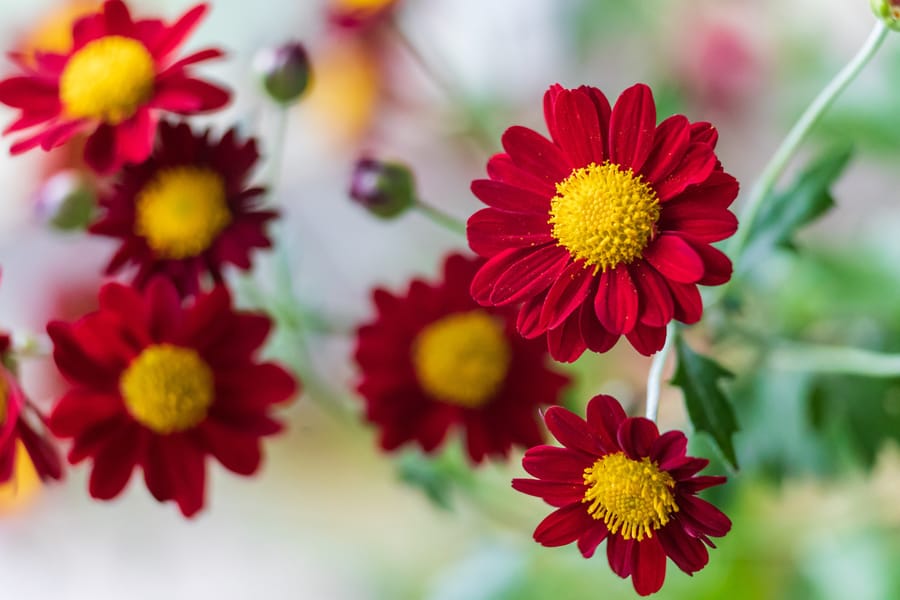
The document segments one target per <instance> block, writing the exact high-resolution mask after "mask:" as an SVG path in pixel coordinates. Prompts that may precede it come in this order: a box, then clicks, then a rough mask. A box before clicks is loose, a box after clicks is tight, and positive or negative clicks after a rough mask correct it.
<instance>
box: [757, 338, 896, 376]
mask: <svg viewBox="0 0 900 600" xmlns="http://www.w3.org/2000/svg"><path fill="white" fill-rule="evenodd" d="M767 362H768V364H769V366H770V367H771V368H773V369H778V370H782V371H808V372H812V373H842V374H846V375H865V376H868V377H900V354H884V353H881V352H875V351H872V350H863V349H860V348H848V347H846V346H819V345H815V344H784V345H782V346H776V347H775V348H774V350H772V351H771V352H770V353H769V356H768V359H767Z"/></svg>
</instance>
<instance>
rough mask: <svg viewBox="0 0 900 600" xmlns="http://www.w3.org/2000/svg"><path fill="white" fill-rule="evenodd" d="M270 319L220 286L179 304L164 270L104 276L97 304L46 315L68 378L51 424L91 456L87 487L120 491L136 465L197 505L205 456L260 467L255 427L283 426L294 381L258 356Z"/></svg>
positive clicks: (183, 502) (158, 488)
mask: <svg viewBox="0 0 900 600" xmlns="http://www.w3.org/2000/svg"><path fill="white" fill-rule="evenodd" d="M270 325H271V322H270V321H269V319H268V318H267V317H265V316H263V315H255V314H248V313H240V312H235V311H234V309H233V308H232V307H231V298H230V297H229V294H228V291H227V289H226V288H225V287H222V286H218V287H216V288H215V289H213V290H212V292H210V293H208V294H201V295H199V296H197V297H196V298H195V299H194V301H193V302H191V303H189V304H187V305H184V304H183V303H182V300H181V299H180V298H179V296H178V293H177V291H176V290H175V287H174V286H173V285H172V284H171V282H169V281H168V280H166V279H163V278H156V279H154V280H153V281H151V282H150V284H149V285H148V286H147V288H146V290H145V291H143V292H140V291H138V290H136V289H134V288H130V287H126V286H123V285H120V284H117V283H110V284H107V285H105V286H103V288H101V290H100V308H99V310H97V311H96V312H93V313H89V314H88V315H86V316H84V317H82V318H81V319H79V320H78V321H75V322H74V323H63V322H59V321H56V322H52V323H50V324H49V325H48V326H47V331H48V333H49V334H50V337H51V338H52V339H53V344H54V349H53V358H54V359H55V361H56V365H57V367H58V368H59V370H60V371H61V372H62V374H63V376H64V377H65V378H66V380H67V381H68V382H69V383H70V385H71V388H70V389H69V390H68V391H67V392H66V394H65V395H64V396H63V397H62V398H61V399H60V400H59V402H57V404H56V406H55V407H54V409H53V412H52V413H51V415H50V418H49V425H50V428H51V430H52V431H53V433H55V434H56V435H57V436H59V437H65V438H73V439H74V443H73V445H72V448H71V450H70V451H69V455H68V459H69V462H71V463H72V464H76V463H78V462H80V461H82V460H84V459H86V458H89V457H90V458H91V459H92V460H93V468H92V470H91V477H90V493H91V496H93V497H94V498H98V499H101V500H108V499H111V498H114V497H116V496H117V495H118V494H119V493H120V492H121V491H122V489H123V488H124V487H125V485H126V484H127V483H128V480H129V479H130V478H131V473H132V471H133V470H134V468H135V467H136V466H139V467H141V469H143V471H144V481H145V482H146V484H147V488H148V489H149V490H150V493H151V494H153V496H154V497H155V498H156V499H157V500H159V501H160V502H163V501H166V500H174V501H175V502H177V503H178V507H179V508H180V509H181V512H182V513H183V514H184V515H185V516H192V515H193V514H195V513H196V512H197V511H199V510H200V509H201V508H202V507H203V503H204V487H205V483H204V482H205V479H206V469H205V465H204V463H205V459H206V455H208V454H209V455H212V456H214V457H215V458H216V459H217V460H218V461H219V462H221V463H222V464H223V465H224V466H225V468H227V469H229V470H231V471H234V472H235V473H238V474H240V475H251V474H253V473H255V472H256V470H257V469H258V468H259V466H260V461H261V451H260V438H261V437H262V436H267V435H272V434H274V433H277V432H278V431H280V430H281V424H280V423H278V422H277V421H275V420H274V419H272V417H271V416H270V411H271V409H272V406H273V405H275V404H279V403H281V402H284V401H286V400H288V399H289V398H291V397H292V396H293V395H294V394H295V393H296V390H297V384H296V382H295V381H294V379H293V377H291V375H289V374H288V373H287V372H286V371H285V370H284V369H282V368H281V367H279V366H277V365H274V364H272V363H259V362H257V361H256V360H255V359H254V358H253V355H254V354H255V353H256V352H257V351H258V350H259V348H260V346H261V345H262V343H263V341H264V340H265V338H266V336H267V335H268V332H269V328H270Z"/></svg>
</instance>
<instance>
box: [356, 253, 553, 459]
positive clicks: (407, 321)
mask: <svg viewBox="0 0 900 600" xmlns="http://www.w3.org/2000/svg"><path fill="white" fill-rule="evenodd" d="M480 264H482V261H480V260H477V259H471V258H466V257H464V256H462V255H459V254H454V255H451V256H449V257H448V258H447V260H446V262H445V263H444V273H443V277H442V278H441V280H440V281H439V282H438V283H436V284H433V285H432V284H428V283H425V282H424V281H421V280H413V282H412V283H411V284H410V287H409V291H408V292H407V293H406V294H405V295H402V296H394V295H392V294H390V293H389V292H387V291H385V290H382V289H377V290H375V292H374V294H373V297H374V301H375V306H376V308H377V310H378V314H377V316H376V318H375V320H374V321H373V322H371V323H368V324H366V325H363V326H362V327H360V329H359V332H358V337H357V345H356V361H357V363H358V364H359V367H360V369H361V371H362V373H361V379H360V382H359V384H358V386H357V389H358V391H359V393H360V394H361V395H362V396H363V398H365V401H366V417H367V418H368V419H369V421H371V422H372V423H374V424H376V425H377V426H378V427H379V428H380V430H381V437H380V440H381V446H382V447H383V448H384V449H386V450H393V449H395V448H397V447H398V446H400V445H402V444H404V443H406V442H415V443H417V444H419V445H420V446H421V447H422V449H423V450H425V451H426V452H431V451H434V450H435V449H437V448H438V447H439V446H440V445H441V443H442V442H443V441H444V439H445V437H446V435H447V433H448V431H450V430H451V429H452V428H456V427H458V428H459V429H461V430H462V432H464V434H465V442H466V448H467V450H468V453H469V456H470V457H471V458H472V460H473V461H475V462H480V461H482V460H483V459H484V458H485V457H486V456H488V455H493V456H499V457H503V456H506V455H507V454H508V453H509V450H510V448H511V446H513V445H517V446H525V447H527V446H529V445H533V444H536V443H540V441H541V438H542V436H541V432H540V428H539V427H538V413H537V411H538V407H539V406H541V405H546V404H555V403H556V402H558V400H559V395H560V391H561V390H562V388H563V387H564V386H565V385H566V384H567V383H568V378H567V377H565V376H563V375H561V374H559V373H556V372H555V371H553V370H551V369H549V368H548V367H547V358H548V357H547V352H546V350H545V349H544V348H543V345H542V344H540V343H538V342H535V341H531V340H526V339H524V338H522V337H520V336H519V335H518V334H516V331H515V310H514V309H512V308H482V307H479V306H478V305H477V304H475V302H473V300H472V298H471V296H469V284H470V283H471V281H472V276H473V275H474V274H475V271H476V270H477V269H478V267H479V265H480Z"/></svg>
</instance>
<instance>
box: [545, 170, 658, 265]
mask: <svg viewBox="0 0 900 600" xmlns="http://www.w3.org/2000/svg"><path fill="white" fill-rule="evenodd" d="M658 220H659V201H658V200H657V198H656V192H655V191H654V190H653V188H652V187H650V185H649V184H647V183H646V182H644V181H643V180H642V178H641V176H640V175H637V176H635V174H634V173H633V172H632V171H631V169H628V170H627V171H623V170H622V169H620V168H619V166H618V165H615V164H612V163H610V162H609V161H606V162H605V163H603V164H602V165H597V164H595V163H591V164H589V165H588V166H586V167H582V168H580V169H575V170H574V171H572V174H571V175H569V176H568V177H567V178H566V179H564V180H563V181H561V182H559V183H557V184H556V196H554V197H553V199H552V200H551V201H550V221H549V222H550V223H551V224H552V225H553V232H552V233H553V237H555V238H556V240H557V241H558V242H559V245H560V246H563V247H564V248H565V249H566V250H568V251H569V253H570V254H571V255H572V258H574V259H576V260H578V259H581V260H584V261H585V265H586V266H587V265H594V267H595V269H594V270H595V272H596V271H598V270H601V269H602V270H603V271H606V270H607V269H612V268H614V267H615V266H616V265H618V264H621V263H630V262H632V261H634V260H635V259H638V258H640V257H641V253H642V252H643V251H644V248H646V247H647V243H648V242H649V241H650V239H651V238H652V237H653V233H654V226H655V225H656V221H658Z"/></svg>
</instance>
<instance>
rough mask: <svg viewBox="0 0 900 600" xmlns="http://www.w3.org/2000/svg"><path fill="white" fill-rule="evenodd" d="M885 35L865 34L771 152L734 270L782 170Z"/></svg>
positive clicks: (883, 29) (735, 246)
mask: <svg viewBox="0 0 900 600" xmlns="http://www.w3.org/2000/svg"><path fill="white" fill-rule="evenodd" d="M888 31H889V30H888V28H887V26H886V25H885V24H884V23H883V22H882V21H878V22H877V23H876V24H875V27H874V29H872V32H871V33H870V34H869V37H868V38H867V39H866V41H865V43H864V44H863V46H862V48H860V49H859V51H858V52H857V53H856V55H855V56H854V57H853V58H852V59H851V60H850V62H849V63H847V64H846V66H844V68H843V69H841V70H840V72H839V73H838V74H837V75H835V77H834V79H832V80H831V82H829V84H828V85H827V86H825V89H823V90H822V91H821V92H820V93H819V95H818V96H816V98H815V100H813V101H812V103H811V104H810V105H809V107H807V109H806V111H805V112H804V113H803V114H802V115H800V119H798V120H797V123H796V124H795V125H794V127H793V128H792V129H791V130H790V132H789V133H788V135H787V137H786V138H785V139H784V141H783V142H782V143H781V146H779V147H778V150H776V151H775V154H774V155H773V156H772V158H771V160H769V163H768V164H767V165H766V167H765V169H763V172H762V174H761V175H760V177H759V179H758V180H757V182H756V185H755V186H754V187H753V189H752V190H751V192H750V196H749V197H748V198H747V201H746V203H745V204H744V207H743V209H742V211H741V214H740V216H739V218H738V221H739V222H740V224H741V226H740V228H739V229H738V230H737V233H736V234H735V236H734V237H733V238H732V239H731V242H730V244H729V246H728V249H729V254H730V255H731V259H732V260H733V261H734V263H735V266H737V263H738V261H739V259H740V256H741V253H742V252H743V251H744V249H745V247H746V245H747V241H748V239H749V238H748V236H749V235H750V232H751V231H752V229H753V223H754V221H755V220H756V218H757V217H758V216H759V211H760V209H761V208H762V206H763V202H764V200H765V199H766V197H767V196H768V195H769V193H770V192H771V191H772V188H774V187H775V184H776V183H777V182H778V179H779V178H780V177H781V175H782V174H783V173H784V170H785V169H786V168H787V166H788V163H789V162H790V160H791V158H792V157H793V156H794V153H795V152H796V151H797V148H798V147H799V146H800V144H802V143H803V141H804V140H805V139H806V137H807V135H809V132H810V131H811V130H812V128H813V127H815V125H816V124H817V123H818V122H819V119H820V118H821V117H822V115H823V114H824V113H825V111H827V110H828V108H829V107H830V106H831V105H832V103H833V102H834V101H835V99H836V98H837V97H838V96H839V95H840V94H841V92H843V91H844V89H846V87H847V86H848V85H849V84H850V82H851V81H853V79H855V78H856V76H857V75H858V74H859V72H860V71H862V69H863V67H865V66H866V64H868V62H869V61H870V60H871V59H872V57H873V56H874V55H875V53H876V52H877V51H878V48H879V47H881V44H882V42H884V39H885V37H886V36H887V33H888ZM727 285H728V284H726V285H723V286H722V287H721V288H719V290H720V292H721V293H720V297H721V296H722V295H724V289H725V288H726V287H727Z"/></svg>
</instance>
